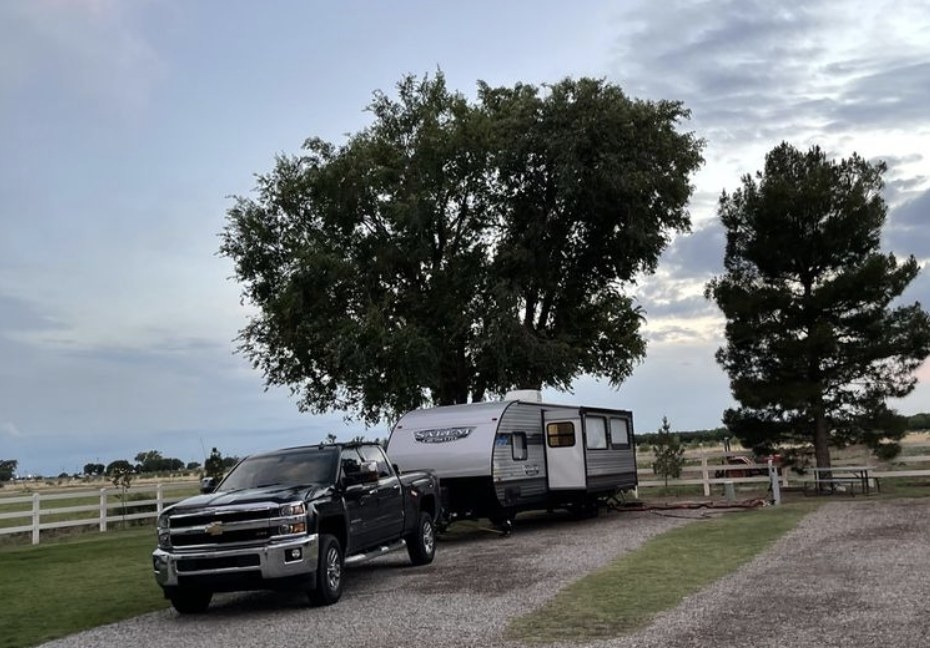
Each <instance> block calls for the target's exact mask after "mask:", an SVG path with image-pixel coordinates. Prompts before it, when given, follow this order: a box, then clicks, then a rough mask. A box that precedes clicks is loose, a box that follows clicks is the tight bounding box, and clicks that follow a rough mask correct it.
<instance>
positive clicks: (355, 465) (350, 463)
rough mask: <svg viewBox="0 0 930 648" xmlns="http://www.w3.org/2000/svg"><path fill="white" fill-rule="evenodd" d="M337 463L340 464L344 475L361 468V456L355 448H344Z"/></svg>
mask: <svg viewBox="0 0 930 648" xmlns="http://www.w3.org/2000/svg"><path fill="white" fill-rule="evenodd" d="M339 464H340V465H341V466H342V476H343V477H345V476H346V475H347V474H351V473H357V472H358V471H359V470H361V468H362V458H361V457H360V456H359V454H358V452H356V451H355V450H351V449H349V448H346V449H345V450H343V451H342V454H341V455H340V456H339Z"/></svg>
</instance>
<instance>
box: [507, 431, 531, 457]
mask: <svg viewBox="0 0 930 648" xmlns="http://www.w3.org/2000/svg"><path fill="white" fill-rule="evenodd" d="M510 451H511V453H512V455H513V458H514V461H525V460H526V457H527V453H526V432H514V433H513V434H512V435H511V437H510Z"/></svg>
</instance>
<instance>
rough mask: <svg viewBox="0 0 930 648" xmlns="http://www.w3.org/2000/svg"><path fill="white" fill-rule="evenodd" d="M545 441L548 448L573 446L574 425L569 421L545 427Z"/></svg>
mask: <svg viewBox="0 0 930 648" xmlns="http://www.w3.org/2000/svg"><path fill="white" fill-rule="evenodd" d="M546 440H547V442H548V443H549V447H550V448H569V447H571V446H573V445H575V424H574V423H572V422H571V421H563V422H561V423H549V424H548V425H546Z"/></svg>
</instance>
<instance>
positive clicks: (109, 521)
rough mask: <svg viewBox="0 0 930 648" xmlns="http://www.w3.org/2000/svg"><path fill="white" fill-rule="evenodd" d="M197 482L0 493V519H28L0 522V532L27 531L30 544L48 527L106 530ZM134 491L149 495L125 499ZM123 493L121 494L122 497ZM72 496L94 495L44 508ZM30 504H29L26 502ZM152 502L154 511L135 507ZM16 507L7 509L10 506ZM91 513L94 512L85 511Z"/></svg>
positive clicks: (152, 515)
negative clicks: (11, 494) (75, 502)
mask: <svg viewBox="0 0 930 648" xmlns="http://www.w3.org/2000/svg"><path fill="white" fill-rule="evenodd" d="M197 486H198V482H167V483H161V484H139V485H133V487H132V488H131V489H127V490H126V491H125V493H124V491H123V490H122V489H119V488H101V489H99V490H84V491H71V492H61V491H58V492H54V493H42V492H36V493H33V494H31V495H22V496H14V497H0V520H12V519H18V518H26V519H28V524H19V525H17V526H0V535H9V534H14V533H31V534H32V544H34V545H35V544H39V540H40V537H41V532H42V531H47V530H51V529H64V528H68V527H77V526H96V527H98V529H99V530H100V531H106V530H107V529H108V528H109V527H110V526H112V525H114V524H116V523H122V522H128V521H130V520H144V519H148V518H155V517H157V516H158V515H159V514H160V513H161V512H162V509H163V508H164V507H165V506H167V505H169V504H173V503H174V502H177V501H179V500H181V499H184V497H188V496H189V495H190V494H191V491H192V490H195V489H196V488H197ZM171 491H184V494H183V495H177V494H174V495H172V494H170V493H171ZM137 493H151V494H152V497H151V498H149V499H129V497H130V496H134V495H136V494H137ZM124 495H125V497H124ZM75 499H88V500H89V499H95V500H97V501H96V502H94V503H89V504H81V505H77V506H61V507H58V508H46V507H44V506H43V503H48V502H56V501H61V500H75ZM27 504H31V506H26V505H27ZM153 505H154V506H155V510H154V511H139V510H138V509H140V508H141V507H151V506H153ZM20 506H22V509H20V510H8V509H10V508H13V509H19V507H20ZM77 513H84V514H85V515H82V516H80V517H78V518H76V519H65V520H57V521H54V522H52V521H46V522H43V521H42V519H43V518H46V520H47V519H48V518H49V517H51V516H61V515H70V514H77ZM87 513H95V515H86V514H87Z"/></svg>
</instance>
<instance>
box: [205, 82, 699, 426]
mask: <svg viewBox="0 0 930 648" xmlns="http://www.w3.org/2000/svg"><path fill="white" fill-rule="evenodd" d="M369 111H370V112H371V114H372V117H373V120H372V123H371V124H370V125H369V126H368V127H367V128H365V129H364V130H362V131H360V132H358V133H355V134H353V135H351V136H349V137H348V139H347V141H346V142H345V143H344V144H342V145H340V146H337V145H334V144H332V143H329V142H325V141H323V140H321V139H315V138H314V139H309V140H307V141H306V143H305V144H304V149H303V153H302V154H301V155H299V156H295V157H284V156H282V157H279V158H278V160H277V164H276V165H275V168H274V170H273V171H272V172H271V173H269V174H267V175H263V176H260V177H259V179H258V187H257V196H255V197H253V198H252V197H241V198H239V199H237V201H236V204H235V205H234V206H233V207H232V208H231V209H230V210H229V212H228V219H227V224H226V227H225V229H224V231H223V233H222V245H221V253H222V254H224V255H225V256H228V257H229V258H231V259H232V260H233V261H234V263H235V274H236V278H237V279H238V280H239V281H240V282H241V284H242V286H243V297H244V299H245V300H246V301H248V302H251V303H252V304H254V305H255V306H257V308H258V314H257V315H256V316H254V317H253V318H252V319H251V321H249V323H248V324H247V326H246V327H245V329H244V330H243V331H242V332H241V336H240V343H241V345H240V350H241V351H242V352H243V353H244V354H245V355H246V356H247V357H248V358H249V359H250V360H251V362H252V363H253V365H254V366H255V367H256V368H258V369H260V370H261V371H262V372H263V373H264V376H265V379H266V383H267V384H268V385H288V386H290V387H291V389H292V390H293V391H294V393H295V394H298V395H299V396H300V406H301V407H302V408H303V409H307V410H311V411H315V412H321V411H326V410H331V409H337V410H344V411H347V412H349V413H352V414H358V415H360V416H361V417H362V418H364V419H365V420H366V421H368V422H369V423H375V422H377V421H379V420H381V419H382V418H384V417H391V416H394V415H396V414H398V413H400V412H403V411H406V410H409V409H412V408H415V407H418V406H421V405H423V404H425V403H428V402H432V403H435V404H451V403H461V402H467V401H468V400H481V399H482V398H483V397H484V395H485V394H486V393H489V392H491V393H502V392H503V391H505V390H507V389H510V388H513V387H521V388H527V387H528V388H540V387H542V386H549V387H556V388H563V389H564V388H567V387H568V386H569V385H570V383H571V381H572V379H573V378H574V377H575V376H576V375H578V374H579V373H581V372H586V373H589V374H593V375H596V376H601V377H605V378H607V379H609V380H610V381H611V383H613V384H615V385H617V384H619V383H620V382H621V381H622V380H624V379H625V378H626V377H627V376H628V375H629V374H630V372H631V371H632V368H633V366H634V364H635V363H636V362H637V361H638V360H640V359H641V358H642V357H643V355H644V353H645V344H644V341H643V338H642V336H641V335H640V331H639V329H640V323H641V318H642V314H641V312H640V311H639V309H638V308H637V307H636V306H635V305H634V304H633V302H632V300H631V299H630V298H629V297H628V296H627V295H626V294H624V292H623V289H624V287H626V286H628V285H630V284H631V283H633V282H634V281H635V280H636V278H637V276H639V275H641V274H642V273H649V272H652V271H654V269H655V267H656V263H657V261H658V258H659V255H660V254H661V252H662V250H663V249H664V248H665V246H666V244H667V242H668V240H669V237H670V235H671V233H673V232H680V231H686V230H688V228H689V227H690V220H689V216H688V214H687V211H686V209H685V206H686V203H687V200H688V198H689V196H690V193H691V189H692V187H691V186H690V184H689V176H690V174H691V173H692V172H693V171H694V170H695V169H696V168H697V166H698V165H699V164H700V162H701V157H700V149H701V145H702V143H701V142H700V141H699V140H696V139H695V138H694V137H693V136H692V135H691V134H688V133H680V132H678V131H677V127H678V126H679V124H680V122H681V121H683V120H685V119H686V118H687V117H688V111H687V110H686V109H685V108H684V107H683V106H682V105H681V104H680V103H677V102H669V101H659V102H645V101H637V100H632V99H630V98H628V97H626V96H625V95H624V94H623V92H622V91H621V90H620V88H618V87H617V86H614V85H611V84H609V83H606V82H604V81H599V80H592V79H580V80H564V81H561V82H559V83H557V84H555V85H553V86H551V87H547V88H544V89H541V88H538V87H536V86H532V85H524V84H518V85H516V86H514V87H512V88H493V87H490V86H488V85H485V84H479V92H478V98H477V101H475V102H469V101H468V100H467V99H466V98H465V97H464V96H463V95H461V94H459V93H455V92H451V91H449V90H448V89H447V87H446V84H445V79H444V78H443V76H442V74H441V73H440V74H437V75H436V76H435V77H432V78H429V77H425V78H423V79H417V78H414V77H406V78H404V79H403V80H402V81H401V82H400V83H399V84H398V86H397V96H396V97H390V96H388V95H385V94H382V93H376V94H375V96H374V99H373V101H372V103H371V105H370V106H369Z"/></svg>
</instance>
